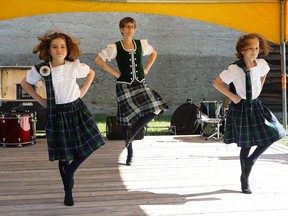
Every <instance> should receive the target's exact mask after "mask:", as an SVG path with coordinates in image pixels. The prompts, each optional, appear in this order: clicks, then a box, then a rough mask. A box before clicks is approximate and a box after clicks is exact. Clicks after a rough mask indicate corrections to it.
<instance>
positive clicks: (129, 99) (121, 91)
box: [116, 80, 169, 126]
mask: <svg viewBox="0 0 288 216" xmlns="http://www.w3.org/2000/svg"><path fill="white" fill-rule="evenodd" d="M116 94H117V104H118V110H117V122H118V124H119V125H122V126H131V125H132V124H134V123H135V122H137V120H138V119H139V118H140V117H142V116H145V115H147V114H149V113H152V112H157V111H159V110H161V112H164V111H165V110H167V109H168V108H169V107H168V105H167V104H166V102H165V101H164V100H163V99H162V98H161V96H160V95H159V94H158V93H157V92H156V91H154V90H152V89H151V88H150V87H149V86H148V85H147V83H146V81H145V80H144V81H143V82H142V83H139V82H134V83H132V84H131V85H129V84H123V83H116Z"/></svg>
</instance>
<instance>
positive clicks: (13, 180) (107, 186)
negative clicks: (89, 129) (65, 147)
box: [0, 135, 288, 216]
mask: <svg viewBox="0 0 288 216" xmlns="http://www.w3.org/2000/svg"><path fill="white" fill-rule="evenodd" d="M133 145H134V163H133V165H132V166H131V167H129V166H126V165H125V164H124V162H125V159H126V149H125V148H124V142H123V141H109V140H106V144H105V145H104V146H103V147H101V148H100V149H99V150H97V151H96V152H95V153H93V154H92V155H91V157H89V158H88V159H87V161H85V162H84V164H83V165H82V166H81V167H80V168H79V170H78V171H77V173H76V174H75V187H74V190H73V191H74V200H75V205H74V206H73V207H66V206H64V205H63V186H62V183H61V180H60V176H59V174H58V170H57V167H58V163H57V162H49V161H48V160H47V146H46V139H37V143H36V144H34V145H27V146H25V147H6V148H3V147H2V148H0V154H1V157H0V163H1V166H0V176H1V178H0V215H1V216H2V215H3V216H4V215H5V216H16V215H17V216H18V215H21V216H22V215H23V216H26V215H27V216H28V215H29V216H33V215H78V216H79V215H80V216H81V215H85V216H89V215H97V216H98V215H99V216H108V215H109V216H142V215H143V216H148V215H151V216H152V215H153V216H158V215H159V216H160V215H165V216H185V215H189V216H191V215H209V216H219V215H221V216H222V215H224V216H228V215H229V216H230V215H232V214H233V215H243V214H248V215H256V216H257V215H261V216H263V215H264V216H265V215H271V214H277V216H286V215H287V212H288V206H287V204H286V198H287V195H288V187H287V182H288V173H287V166H288V148H287V147H285V146H282V145H280V144H274V145H272V147H270V148H269V149H268V150H267V152H266V153H265V154H264V155H263V156H262V157H261V158H260V159H259V161H258V162H257V164H256V165H255V167H254V168H253V171H252V174H251V179H250V182H251V189H252V191H253V193H252V194H251V195H247V194H243V193H241V192H240V181H239V177H240V165H239V159H238V154H239V148H238V147H236V145H225V144H223V143H222V142H221V141H217V140H214V139H210V140H207V141H206V140H205V139H204V138H203V137H201V136H195V135H194V136H193V135H190V136H185V135H183V136H145V138H144V139H143V140H137V141H135V142H134V143H133Z"/></svg>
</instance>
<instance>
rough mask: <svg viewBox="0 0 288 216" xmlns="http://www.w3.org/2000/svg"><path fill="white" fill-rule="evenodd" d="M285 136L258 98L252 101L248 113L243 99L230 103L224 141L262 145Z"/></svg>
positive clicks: (282, 129) (245, 145)
mask: <svg viewBox="0 0 288 216" xmlns="http://www.w3.org/2000/svg"><path fill="white" fill-rule="evenodd" d="M285 136H286V131H285V129H284V128H283V127H282V125H281V124H280V123H279V122H278V120H277V118H276V117H275V116H274V115H273V113H272V112H271V111H270V110H269V109H268V108H267V107H266V106H265V105H264V104H262V102H261V101H260V100H259V99H255V100H253V101H252V115H248V113H247V109H246V103H245V100H241V101H240V102H239V103H238V104H234V103H233V102H231V103H230V105H229V108H228V111H227V119H226V124H225V132H224V143H226V144H230V143H236V144H237V145H238V146H239V147H251V146H255V145H259V146H264V145H271V144H272V143H274V142H276V141H277V140H280V139H282V138H284V137H285Z"/></svg>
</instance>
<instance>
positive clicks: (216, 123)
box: [202, 118, 223, 140]
mask: <svg viewBox="0 0 288 216" xmlns="http://www.w3.org/2000/svg"><path fill="white" fill-rule="evenodd" d="M202 122H203V123H207V124H213V132H212V134H211V135H210V136H208V137H206V138H205V140H208V139H210V138H214V139H216V140H220V139H222V137H223V134H222V133H221V132H220V127H221V126H222V119H221V118H213V119H212V118H210V119H206V120H202Z"/></svg>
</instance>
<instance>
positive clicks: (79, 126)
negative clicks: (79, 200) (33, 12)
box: [21, 32, 104, 206]
mask: <svg viewBox="0 0 288 216" xmlns="http://www.w3.org/2000/svg"><path fill="white" fill-rule="evenodd" d="M38 39H39V41H40V43H39V44H38V45H37V46H36V47H35V48H34V49H33V52H34V53H38V52H39V58H40V59H41V60H43V61H44V62H42V63H41V64H38V65H35V66H33V67H32V68H31V70H29V71H28V72H27V76H26V77H25V78H24V79H23V80H22V81H21V86H22V87H23V89H24V90H25V91H26V92H27V93H28V94H29V95H31V96H32V97H33V98H34V99H35V100H36V101H37V102H38V103H40V104H41V105H42V106H43V107H46V108H47V109H46V128H45V129H46V136H47V143H48V154H49V160H50V161H55V160H58V161H59V164H58V168H59V172H60V175H61V178H62V182H63V185H64V191H65V198H64V204H65V205H66V206H72V205H74V200H73V196H72V189H73V185H74V173H75V172H76V170H77V169H78V167H79V166H80V165H81V164H82V163H83V162H84V161H85V160H86V159H87V158H88V156H89V155H91V154H92V153H93V152H94V151H96V150H97V149H98V148H99V147H100V146H102V145H103V144H104V141H103V139H102V136H101V133H100V132H99V130H98V127H97V125H96V122H95V120H94V118H93V116H92V115H91V113H90V111H89V110H88V108H87V106H86V105H85V104H84V103H83V101H82V100H81V98H82V97H83V96H84V95H85V94H86V92H87V91H88V89H89V87H90V85H91V83H92V81H93V78H94V71H93V70H92V69H91V68H90V67H89V66H88V65H86V64H83V63H80V61H79V60H78V59H77V57H79V56H80V54H81V52H80V49H79V46H78V41H77V40H75V39H73V38H72V37H70V36H69V35H67V34H64V33H61V32H47V33H46V34H45V35H43V36H42V37H39V38H38ZM77 78H85V81H84V84H83V86H81V87H79V86H78V84H77V83H76V79H77ZM40 80H42V81H43V80H44V81H45V87H46V94H47V95H46V96H47V98H43V97H42V96H41V95H39V94H38V93H37V92H36V91H35V90H34V88H33V87H32V85H36V84H37V82H39V81H40Z"/></svg>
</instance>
